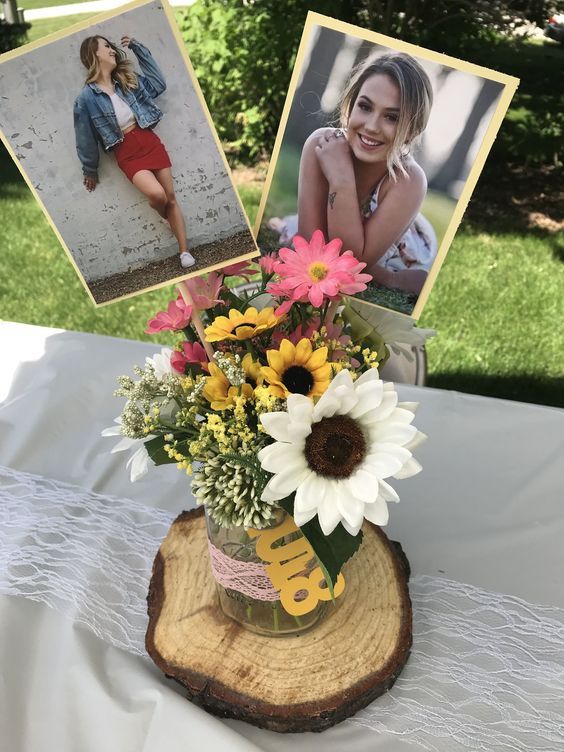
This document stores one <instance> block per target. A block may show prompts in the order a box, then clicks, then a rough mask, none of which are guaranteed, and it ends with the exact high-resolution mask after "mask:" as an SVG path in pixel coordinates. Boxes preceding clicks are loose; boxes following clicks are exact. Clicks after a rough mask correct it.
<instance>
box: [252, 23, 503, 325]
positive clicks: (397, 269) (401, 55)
mask: <svg viewBox="0 0 564 752" xmlns="http://www.w3.org/2000/svg"><path fill="white" fill-rule="evenodd" d="M498 78H500V79H503V74H497V73H495V71H489V70H487V69H485V68H479V67H478V66H474V65H472V64H470V63H465V62H464V61H461V60H455V59H454V58H449V57H447V56H446V55H442V54H439V53H437V52H432V51H431V50H425V49H423V48H422V47H415V46H414V45H411V44H407V43H405V42H401V41H399V40H394V39H391V38H389V37H385V36H382V35H381V34H378V33H376V32H372V31H368V30H366V29H358V28H356V27H354V26H350V25H349V24H345V23H341V22H340V21H335V20H334V19H329V18H326V17H324V16H320V15H317V14H312V15H310V16H308V20H307V22H306V26H305V29H304V34H303V37H302V42H301V44H300V49H299V50H298V55H297V58H296V66H295V69H294V73H293V77H292V82H291V85H290V91H289V92H288V100H287V102H286V107H285V109H284V113H283V116H282V121H281V124H280V130H279V132H278V135H277V138H276V143H275V146H274V153H273V158H272V159H271V162H270V165H269V170H268V174H267V177H266V189H265V192H264V196H263V201H262V203H261V207H260V209H259V216H258V218H257V230H258V244H259V247H260V249H261V252H263V253H272V252H276V251H277V250H278V249H279V248H280V247H282V246H286V247H288V246H290V245H291V244H292V238H293V237H294V235H296V234H299V235H300V236H302V237H304V238H306V239H308V240H309V238H310V237H311V235H312V233H313V232H314V230H316V229H321V230H322V231H323V233H324V235H325V237H326V239H327V240H332V239H335V238H339V239H341V240H342V241H343V250H351V251H352V252H353V253H354V255H355V256H356V257H357V258H358V260H359V261H360V262H363V263H365V264H366V268H365V270H364V271H366V272H369V273H370V274H371V275H372V280H371V282H369V283H368V287H367V289H366V290H364V291H363V292H361V293H357V294H356V295H355V296H354V297H356V298H358V299H359V300H362V301H365V302H367V303H370V304H373V305H378V306H380V307H384V308H387V309H390V310H392V311H398V312H400V313H404V314H408V315H410V316H413V317H414V318H416V319H417V318H418V317H419V316H420V315H421V312H422V310H423V306H424V305H425V302H426V300H427V299H428V297H429V293H430V290H431V288H432V285H433V283H434V281H435V279H436V277H437V272H438V270H439V268H440V265H441V264H442V262H443V260H444V258H445V255H446V253H447V250H448V246H449V244H450V243H451V242H452V238H453V236H454V232H455V230H456V226H457V225H458V223H459V222H460V218H461V216H462V212H463V211H464V208H465V206H466V203H467V202H468V199H469V197H470V195H471V192H472V189H473V187H474V185H475V183H476V181H477V179H478V176H479V173H480V170H481V168H482V165H483V159H485V154H486V153H487V150H488V149H489V148H490V147H491V144H492V143H493V138H494V137H495V131H494V130H492V128H491V125H492V121H493V120H494V119H495V120H497V123H498V124H499V123H500V122H501V118H502V116H503V114H501V115H500V111H501V110H502V109H503V107H502V105H501V97H502V93H504V85H505V84H504V82H502V81H501V80H498ZM507 101H509V100H507ZM506 106H507V104H505V107H506Z"/></svg>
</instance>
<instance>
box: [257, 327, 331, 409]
mask: <svg viewBox="0 0 564 752" xmlns="http://www.w3.org/2000/svg"><path fill="white" fill-rule="evenodd" d="M266 357H267V359H268V366H263V367H262V368H261V373H262V375H263V377H264V378H265V380H266V381H267V382H268V383H269V385H270V391H271V392H272V393H273V394H274V395H276V397H282V398H286V397H288V395H289V394H304V395H305V396H306V397H319V396H320V395H322V394H323V392H324V391H325V390H326V389H327V387H328V386H329V380H330V378H331V365H330V364H329V363H328V362H327V348H326V347H319V348H318V349H317V350H313V348H312V346H311V342H310V340H309V339H305V338H304V339H301V340H300V341H299V342H298V344H297V345H293V344H292V343H291V342H290V340H289V339H283V340H282V342H281V343H280V349H279V350H267V353H266Z"/></svg>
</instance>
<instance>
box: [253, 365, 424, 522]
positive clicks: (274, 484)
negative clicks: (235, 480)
mask: <svg viewBox="0 0 564 752" xmlns="http://www.w3.org/2000/svg"><path fill="white" fill-rule="evenodd" d="M414 408H415V405H414V404H413V403H407V402H406V403H398V397H397V393H396V392H395V390H394V387H393V384H384V382H383V381H381V380H380V378H379V376H378V371H377V370H376V369H371V370H370V371H367V372H366V373H364V374H363V375H362V376H361V377H360V378H359V379H357V381H355V382H353V380H352V378H351V375H350V373H349V372H348V371H341V372H340V373H339V374H338V375H337V376H335V378H334V379H333V381H332V382H331V384H330V386H329V388H328V389H327V390H326V392H325V393H324V394H323V396H322V397H321V399H320V400H319V402H318V403H317V404H316V405H314V404H313V401H312V400H308V399H307V398H305V397H303V396H302V395H301V394H292V395H290V396H289V397H288V401H287V410H286V412H271V413H263V414H262V415H261V416H260V420H261V422H262V424H263V427H264V428H265V430H266V432H267V433H268V434H270V436H272V438H273V439H274V443H273V444H269V445H268V446H266V447H264V449H261V450H260V452H259V453H258V458H259V460H260V463H261V465H262V468H263V470H266V471H267V472H269V473H272V474H273V475H272V478H271V479H270V480H269V481H268V483H267V485H266V487H265V488H264V491H263V493H262V496H261V498H262V500H263V501H268V502H276V501H279V500H280V499H284V498H286V497H287V496H289V495H290V494H292V493H295V499H294V513H293V517H294V520H295V522H296V525H300V526H301V525H304V524H305V523H306V522H309V521H310V520H311V519H312V518H313V517H315V516H316V515H317V518H318V520H319V524H320V526H321V529H322V531H323V533H324V535H330V534H331V533H332V532H333V530H334V529H335V528H336V527H337V525H338V524H339V523H342V525H343V527H344V528H345V530H346V531H347V532H348V533H349V534H350V535H356V534H357V533H358V531H359V530H360V527H361V525H362V521H363V519H364V518H366V519H367V520H369V521H370V522H373V523H374V524H375V525H385V524H386V523H387V521H388V508H387V502H390V501H399V497H398V495H397V493H396V492H395V490H394V489H393V488H392V487H391V486H390V485H389V484H388V483H387V482H386V481H385V480H384V479H385V478H389V477H393V478H409V477H410V476H411V475H415V474H416V473H418V472H419V471H420V470H421V465H420V464H419V463H418V462H417V460H415V459H414V457H413V456H412V453H411V450H412V449H414V448H415V447H416V446H417V445H418V444H419V443H420V442H421V441H422V440H423V439H424V438H425V436H424V434H422V433H420V432H419V431H417V429H416V428H415V427H414V426H412V425H411V422H412V420H413V416H414V413H413V411H414Z"/></svg>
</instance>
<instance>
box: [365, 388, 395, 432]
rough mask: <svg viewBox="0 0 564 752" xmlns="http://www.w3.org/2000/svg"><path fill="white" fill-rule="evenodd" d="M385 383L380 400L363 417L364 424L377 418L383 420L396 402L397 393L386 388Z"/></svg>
mask: <svg viewBox="0 0 564 752" xmlns="http://www.w3.org/2000/svg"><path fill="white" fill-rule="evenodd" d="M386 386H387V384H384V392H383V394H382V401H381V402H380V404H379V405H378V407H377V408H375V409H374V410H372V411H371V412H369V413H366V414H365V415H364V417H363V423H364V424H370V425H371V424H372V423H376V422H377V421H379V420H385V419H386V418H388V417H389V416H390V415H391V413H392V411H393V410H394V408H395V407H396V405H397V403H398V395H397V393H396V392H395V391H389V390H386Z"/></svg>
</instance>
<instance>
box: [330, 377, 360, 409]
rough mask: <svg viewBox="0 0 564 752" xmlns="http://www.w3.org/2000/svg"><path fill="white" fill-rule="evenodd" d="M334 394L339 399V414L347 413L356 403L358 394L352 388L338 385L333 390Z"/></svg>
mask: <svg viewBox="0 0 564 752" xmlns="http://www.w3.org/2000/svg"><path fill="white" fill-rule="evenodd" d="M347 373H348V371H347ZM335 396H336V397H337V399H338V400H339V407H338V408H337V413H338V414H339V415H348V414H349V413H350V412H351V410H353V409H354V408H355V407H356V405H357V404H358V394H357V393H356V392H355V391H354V389H349V388H348V387H345V386H340V387H339V388H338V389H336V390H335Z"/></svg>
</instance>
